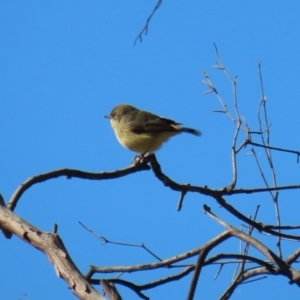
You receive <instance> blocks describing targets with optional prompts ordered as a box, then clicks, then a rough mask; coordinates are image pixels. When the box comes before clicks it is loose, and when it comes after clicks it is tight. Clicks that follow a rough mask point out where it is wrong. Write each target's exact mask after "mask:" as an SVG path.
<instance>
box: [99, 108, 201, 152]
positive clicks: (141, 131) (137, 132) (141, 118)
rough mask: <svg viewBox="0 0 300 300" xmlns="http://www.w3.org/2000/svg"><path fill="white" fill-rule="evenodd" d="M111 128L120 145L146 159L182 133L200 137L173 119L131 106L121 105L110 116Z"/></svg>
mask: <svg viewBox="0 0 300 300" xmlns="http://www.w3.org/2000/svg"><path fill="white" fill-rule="evenodd" d="M104 117H105V118H108V119H110V123H111V126H112V128H113V130H114V132H115V135H116V137H117V139H118V141H119V143H120V144H121V145H122V146H123V147H125V148H128V149H130V150H132V151H134V152H137V153H140V155H141V156H142V157H146V156H148V155H150V154H151V153H153V152H155V151H156V150H158V149H159V148H160V147H161V146H162V145H163V143H164V142H166V141H168V140H169V138H170V137H173V136H175V135H178V134H180V133H182V132H186V133H190V134H193V135H195V136H200V135H201V132H200V131H199V130H196V129H193V128H187V127H182V126H180V125H181V123H177V122H175V121H173V120H171V119H167V118H164V117H160V116H158V115H155V114H153V113H151V112H148V111H144V110H140V109H138V108H136V107H134V106H132V105H129V104H120V105H117V106H116V107H114V108H113V110H112V111H111V113H110V114H109V115H106V116H104Z"/></svg>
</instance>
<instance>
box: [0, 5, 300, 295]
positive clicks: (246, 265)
mask: <svg viewBox="0 0 300 300" xmlns="http://www.w3.org/2000/svg"><path fill="white" fill-rule="evenodd" d="M159 4H160V1H159V2H158V5H159ZM216 55H217V64H216V65H215V66H214V68H215V69H217V70H218V71H221V72H223V74H224V75H225V76H226V77H227V79H228V80H229V83H230V84H231V87H232V91H233V110H230V109H228V105H227V102H226V101H225V100H224V99H223V98H222V96H221V95H220V93H219V91H218V89H217V87H216V86H215V85H214V83H213V81H212V79H211V77H210V76H209V75H208V73H207V72H205V71H203V72H202V74H203V80H202V83H203V84H204V85H205V86H206V87H207V88H208V90H207V91H206V93H213V94H214V95H215V96H216V98H217V99H218V100H219V103H220V106H221V109H218V110H216V111H215V112H216V113H222V114H225V115H226V116H227V117H228V120H229V121H230V122H233V124H234V125H235V132H234V135H233V139H232V148H231V154H232V180H231V182H230V183H229V184H228V185H227V186H225V187H223V188H221V189H218V190H216V189H213V188H210V187H207V186H196V185H191V184H182V183H178V182H175V181H174V180H173V179H171V178H170V177H169V176H168V175H167V174H165V173H164V172H163V171H162V168H161V166H160V164H159V162H158V161H157V159H156V157H155V155H151V156H149V157H148V160H147V161H143V162H142V163H140V164H133V165H131V166H129V167H126V168H124V169H121V170H116V171H113V172H102V173H90V172H84V171H80V170H74V169H60V170H55V171H51V172H48V173H44V174H40V175H36V176H34V177H32V178H29V179H28V180H26V181H25V182H24V183H22V184H21V185H20V186H19V187H18V188H17V189H16V191H15V192H14V194H13V195H12V197H11V199H10V200H9V202H8V203H7V205H6V204H5V202H4V200H3V198H2V197H0V226H1V229H2V231H3V233H4V235H5V236H6V237H7V238H11V236H12V235H15V236H16V237H18V238H19V239H21V240H23V241H24V242H26V243H28V244H30V245H31V246H33V247H35V248H37V249H38V250H40V251H42V252H43V253H44V254H45V255H46V256H47V257H48V258H49V260H50V262H51V263H52V264H53V266H54V268H55V270H56V273H57V275H58V276H59V277H61V278H62V279H64V280H65V281H66V282H67V284H68V285H69V287H70V290H71V291H72V292H73V293H74V294H75V295H77V296H78V297H79V298H80V299H105V296H103V295H101V294H100V293H99V292H98V291H97V290H96V289H95V287H94V286H95V285H101V286H102V288H103V290H104V291H105V295H106V296H107V297H109V299H115V300H116V299H122V298H121V295H120V294H119V293H118V291H117V286H118V285H122V286H125V287H127V288H128V289H131V290H132V291H134V292H135V293H136V294H137V295H138V296H139V297H140V298H141V299H149V298H148V297H147V295H146V293H145V291H146V290H148V289H154V288H156V287H158V286H160V285H166V284H168V283H169V282H172V281H175V280H177V281H178V280H180V279H182V278H183V277H186V276H187V275H188V274H191V273H192V278H191V283H190V287H189V291H188V293H187V299H188V300H191V299H194V295H195V291H196V288H197V286H198V285H200V284H201V282H200V279H201V271H202V268H204V267H208V266H211V265H216V264H218V265H219V267H220V268H219V272H218V274H217V276H216V277H218V275H219V274H220V272H221V271H222V268H223V266H224V265H226V264H229V263H230V264H234V265H235V266H236V271H235V275H234V278H233V280H232V282H231V283H230V285H229V286H228V287H227V289H226V290H225V291H224V293H223V294H222V295H220V299H228V298H230V296H231V295H232V294H233V293H234V291H235V289H236V288H237V287H238V286H239V285H240V284H242V283H245V282H248V283H249V282H251V281H254V280H261V279H263V278H265V276H266V275H276V276H280V275H281V276H284V277H287V279H288V280H289V281H290V283H293V284H296V285H297V286H300V273H299V271H298V270H297V269H296V268H295V266H294V264H295V263H296V261H297V259H298V257H299V255H300V248H298V249H297V250H296V251H294V252H291V253H289V255H288V256H286V257H283V254H282V245H283V243H289V242H291V241H293V242H295V241H296V242H299V241H300V236H297V235H294V234H290V233H288V232H291V231H293V230H295V229H299V228H300V225H294V224H285V225H284V226H283V225H282V224H281V218H280V209H279V206H278V201H279V191H280V190H292V189H299V188H300V185H299V184H295V185H285V186H278V185H277V180H276V168H275V165H274V161H273V153H274V151H281V152H285V153H286V154H287V155H296V158H297V161H298V160H299V155H300V152H299V151H296V150H289V149H285V148H281V147H277V146H274V145H272V144H271V143H270V133H271V128H270V123H269V121H268V114H267V107H266V106H267V102H266V96H265V92H264V87H263V80H262V72H261V63H260V62H258V71H259V78H260V86H261V100H260V102H259V109H258V130H255V131H253V130H251V128H250V125H249V124H248V123H247V120H246V118H245V117H242V116H241V115H240V112H239V105H238V94H237V78H233V77H232V76H231V75H230V73H229V72H228V70H227V69H226V67H225V66H224V64H223V62H222V59H221V57H220V55H219V53H218V49H217V48H216ZM245 148H247V149H248V151H250V154H251V155H252V156H253V162H254V163H255V164H256V166H257V168H258V170H259V173H260V175H261V178H262V180H263V183H264V185H263V186H260V187H256V188H236V186H237V182H238V179H239V176H240V169H241V168H240V166H239V164H238V161H237V157H238V155H239V154H240V153H241V152H242V150H243V149H245ZM258 148H262V149H263V150H264V154H265V158H264V163H265V162H267V165H268V170H269V171H270V172H271V175H272V177H271V178H272V181H271V182H269V181H268V179H267V176H266V174H265V169H264V165H263V163H262V162H261V159H260V157H258V155H257V149H258ZM149 170H151V171H152V172H153V175H154V176H155V177H156V178H157V180H159V181H161V183H162V184H163V185H164V186H165V187H166V188H169V189H172V190H174V191H176V192H178V193H179V202H178V210H180V209H181V208H182V204H183V201H184V199H185V197H186V196H187V195H188V194H189V193H197V194H199V195H202V196H207V197H209V198H213V199H214V201H215V202H216V203H218V204H219V205H220V206H221V207H222V208H224V209H225V210H226V211H227V212H228V213H229V214H230V215H231V216H232V217H233V219H239V220H241V221H242V222H243V224H244V225H243V226H244V229H245V230H241V229H239V228H236V227H234V226H233V225H231V224H228V223H226V222H225V221H224V220H222V219H221V218H220V217H219V216H217V214H216V213H215V212H213V211H212V209H211V208H210V207H209V206H208V205H204V207H203V211H204V213H205V214H206V215H207V216H208V217H209V218H211V219H212V220H214V221H215V222H217V223H219V224H221V225H222V226H223V227H224V231H223V232H222V233H221V234H219V235H217V236H214V237H212V238H211V240H209V241H207V242H206V243H205V244H203V245H200V246H199V247H197V248H195V249H190V250H189V251H186V252H184V253H180V254H177V255H176V256H173V257H169V258H167V259H164V260H162V259H160V258H159V256H158V255H156V254H154V253H153V252H152V251H151V250H150V249H148V248H147V247H146V246H145V245H143V244H142V245H130V246H136V247H142V248H143V249H144V250H145V251H147V252H148V253H150V254H151V255H152V256H153V258H154V261H153V262H152V263H147V264H141V265H132V266H127V267H125V266H124V267H122V266H121V267H115V266H111V267H105V268H104V267H100V266H91V267H90V269H89V271H88V272H87V274H85V275H83V274H82V272H81V271H80V270H79V269H78V268H77V267H76V263H74V262H73V261H72V259H71V257H70V255H69V253H68V251H67V249H66V248H65V246H64V244H63V241H62V239H61V238H60V237H59V235H58V233H57V232H58V226H57V225H55V226H54V229H53V232H52V233H46V232H43V231H42V230H40V229H38V228H37V227H35V226H34V225H32V224H30V223H29V222H27V221H26V220H24V219H22V218H21V217H19V216H17V215H16V214H15V213H14V209H15V208H16V206H17V204H18V203H19V201H21V199H22V195H23V194H24V192H26V191H27V190H28V189H29V188H31V187H32V186H33V185H35V184H40V183H43V182H45V181H47V180H52V179H56V178H58V177H61V176H64V177H67V178H74V177H75V178H80V179H83V180H104V179H106V180H107V179H109V180H113V179H114V180H117V179H118V178H119V177H123V176H130V175H131V174H133V173H136V172H142V171H149ZM258 193H268V194H269V196H270V198H271V199H272V201H273V204H274V217H275V219H276V224H275V225H268V224H266V223H265V222H264V220H261V219H260V221H257V218H258V215H259V209H260V207H259V206H258V207H257V209H256V211H255V212H252V214H253V216H251V212H249V215H250V216H246V215H245V214H243V213H242V212H240V211H239V210H238V209H237V208H236V207H234V206H233V205H231V204H229V203H228V201H226V199H225V197H230V196H233V195H238V196H242V195H245V194H251V195H253V196H254V195H256V194H258ZM81 225H82V226H83V227H84V228H85V229H86V230H87V231H88V232H90V233H91V234H93V235H94V236H95V238H98V239H100V240H101V241H102V242H103V243H113V244H117V245H119V246H120V247H122V246H124V244H123V243H119V242H115V241H110V240H109V239H107V238H105V237H103V236H98V235H97V234H96V233H94V231H93V230H92V229H89V228H88V227H87V226H86V225H84V224H83V223H81ZM254 233H255V237H254V236H253V235H254ZM266 234H267V235H270V236H273V237H276V243H275V244H274V245H273V246H272V247H270V246H267V244H266V243H265V242H264V239H263V237H264V235H266ZM232 239H238V240H239V241H241V242H243V247H242V248H241V249H240V251H239V252H237V253H224V252H223V251H222V250H219V249H221V247H220V246H221V245H223V244H224V242H225V241H228V240H232ZM126 245H129V244H126ZM250 249H256V250H257V251H258V253H259V255H256V256H252V255H250V254H249V253H250ZM212 250H214V252H216V251H217V252H218V254H214V255H211V251H212ZM193 257H194V258H195V260H194V262H193V263H190V262H188V263H185V261H187V259H190V258H193ZM261 257H263V258H261ZM165 267H168V268H169V269H171V270H174V273H173V274H172V275H170V276H167V277H163V278H160V279H158V280H155V281H152V282H148V283H146V284H143V285H139V284H136V283H135V282H133V281H128V280H123V279H122V278H121V277H118V278H112V277H111V278H103V277H102V276H103V275H101V274H111V275H110V276H112V274H114V273H133V272H141V271H149V270H158V269H161V268H165ZM205 292H206V291H205V289H204V288H203V293H204V294H205Z"/></svg>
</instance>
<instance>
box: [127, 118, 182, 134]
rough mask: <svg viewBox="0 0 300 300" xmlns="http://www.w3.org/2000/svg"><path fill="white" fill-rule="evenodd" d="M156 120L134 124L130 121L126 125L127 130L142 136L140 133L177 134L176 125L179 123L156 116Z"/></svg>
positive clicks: (134, 122)
mask: <svg viewBox="0 0 300 300" xmlns="http://www.w3.org/2000/svg"><path fill="white" fill-rule="evenodd" d="M156 117H157V118H156V119H154V120H153V119H152V118H151V120H149V118H148V119H146V120H145V121H143V122H136V121H131V122H129V123H127V124H126V126H127V128H128V129H129V130H130V131H132V132H134V133H137V134H142V133H147V132H149V133H150V132H151V133H160V132H162V131H169V132H179V130H178V127H177V125H179V123H176V122H175V121H173V120H170V119H166V118H161V117H158V116H156Z"/></svg>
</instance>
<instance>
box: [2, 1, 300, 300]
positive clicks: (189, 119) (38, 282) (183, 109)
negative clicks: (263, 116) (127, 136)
mask: <svg viewBox="0 0 300 300" xmlns="http://www.w3.org/2000/svg"><path fill="white" fill-rule="evenodd" d="M155 4H156V1H142V2H139V1H114V2H112V1H101V0H100V1H99V0H97V1H95V0H90V1H70V0H69V1H66V0H65V1H57V0H52V1H36V0H35V1H34V0H32V1H5V0H0V41H1V42H0V103H1V110H0V128H1V130H0V140H1V147H0V169H1V175H0V193H1V194H2V195H3V197H4V198H5V200H6V201H8V199H9V198H10V196H11V194H12V193H13V191H14V190H15V189H16V188H17V187H18V185H19V184H21V183H22V182H23V181H25V180H26V179H27V178H29V177H31V176H34V175H37V174H40V173H44V172H48V171H51V170H54V169H59V168H76V169H80V170H84V171H92V172H97V171H99V172H100V171H111V170H115V169H119V168H124V167H126V166H128V165H129V163H130V162H131V159H132V157H133V155H134V153H131V152H130V151H128V150H126V149H124V148H122V147H121V146H120V145H119V144H118V142H117V140H116V139H115V136H114V134H113V131H112V129H111V127H110V124H109V121H108V120H107V119H104V118H103V116H104V115H106V114H108V113H109V112H110V111H111V109H112V108H113V107H114V106H115V105H117V104H120V103H130V104H132V105H135V106H137V107H139V108H142V109H146V110H150V111H153V112H155V113H157V114H160V115H163V116H165V117H169V118H173V119H176V120H178V121H180V122H182V123H184V124H185V125H187V126H190V127H194V128H198V129H200V130H201V131H202V132H203V136H202V137H201V138H195V137H193V136H189V135H181V136H179V137H176V138H174V139H173V140H172V141H170V142H169V143H168V144H166V145H165V146H164V147H163V148H162V149H161V150H160V151H159V152H158V153H157V158H158V160H159V162H160V163H161V166H162V168H163V170H164V171H165V172H166V173H167V174H168V175H169V176H170V177H171V178H173V179H174V180H176V181H178V182H180V183H191V184H195V185H200V186H203V185H208V186H209V187H211V188H216V189H217V188H221V187H223V186H226V185H227V184H229V182H230V180H231V156H230V145H231V141H232V136H233V132H234V126H233V124H232V123H230V121H229V120H228V119H227V118H226V116H225V115H221V114H216V113H213V112H212V110H213V109H218V108H220V106H219V103H218V102H217V100H216V98H215V97H214V96H213V95H212V94H210V95H206V96H205V95H204V94H203V92H204V91H205V87H204V86H203V85H201V84H200V80H201V79H202V77H201V70H202V69H205V70H206V71H207V72H208V73H209V74H210V75H211V76H212V78H213V79H214V80H215V82H216V84H217V87H218V88H219V90H220V92H221V93H222V95H223V96H224V98H225V99H226V101H227V103H228V104H229V106H230V107H232V93H231V86H230V85H229V83H228V81H227V80H226V78H225V77H224V76H223V74H221V72H220V71H217V70H213V69H212V68H211V66H212V65H214V63H215V61H216V56H215V52H214V47H213V43H214V42H215V43H216V44H217V45H218V48H219V51H220V53H221V56H222V57H223V59H224V62H225V64H226V66H227V67H228V69H229V71H230V72H231V74H232V75H233V76H235V75H238V76H239V85H238V95H239V103H240V110H241V114H242V115H243V116H245V117H246V118H247V120H248V121H249V123H250V126H251V128H252V129H253V130H257V128H258V127H257V118H256V116H257V107H258V103H259V101H260V88H259V78H258V71H257V65H256V61H255V60H256V59H260V60H261V61H262V68H263V77H264V84H265V93H266V95H267V97H268V98H267V99H268V108H269V119H270V122H271V123H272V134H273V135H272V139H271V142H272V144H273V145H275V146H281V147H287V148H291V149H296V150H299V149H300V139H299V137H298V134H297V132H298V131H299V127H300V118H299V111H300V101H299V91H298V87H299V78H300V77H299V65H300V55H299V53H300V35H299V26H300V22H299V12H300V2H299V1H296V0H292V1H288V2H282V1H281V2H280V1H257V0H254V1H250V2H247V1H220V0H216V1H188V2H185V1H175V3H174V1H164V2H163V4H162V6H161V8H160V9H159V10H158V11H157V13H156V14H155V16H154V17H153V19H152V21H151V23H150V28H149V33H148V36H147V37H144V39H143V43H137V44H136V45H135V46H134V45H133V42H134V40H135V38H136V36H137V34H138V33H139V31H140V30H141V29H142V27H143V26H144V23H145V20H146V18H147V17H148V15H149V13H150V12H151V10H152V8H153V7H154V5H155ZM241 140H242V138H241ZM247 152H248V151H247V150H246V151H245V152H243V153H241V156H240V160H239V166H240V172H239V176H240V177H239V182H238V187H257V186H263V183H262V181H261V178H260V175H259V173H258V171H257V169H256V167H255V165H254V160H253V158H252V157H251V156H249V155H248V156H247V155H246V154H247ZM259 155H261V157H263V151H262V150H261V151H259ZM274 159H275V166H276V167H277V170H278V174H277V175H278V183H279V184H280V185H283V184H288V183H289V184H291V183H299V181H300V176H299V165H297V164H296V158H295V157H294V156H290V155H284V154H276V155H275V156H274ZM267 171H268V169H267ZM267 175H268V176H269V172H267ZM178 198H179V195H178V193H176V192H174V191H171V190H169V189H168V188H165V187H164V186H163V185H162V183H161V182H159V181H157V179H156V178H155V177H154V175H153V174H152V172H141V173H137V174H134V175H130V176H128V177H125V178H120V179H117V180H111V181H93V182H92V181H87V180H78V179H72V180H66V179H65V178H60V179H56V180H51V181H48V182H46V183H43V184H40V185H36V186H34V187H33V188H31V189H30V190H29V191H27V192H26V193H25V194H24V196H23V197H22V199H21V201H20V203H19V205H18V207H17V209H16V213H17V214H18V215H20V216H21V217H23V218H25V219H26V220H27V221H29V222H31V223H32V224H34V225H35V226H37V227H39V228H40V229H42V230H44V231H52V228H53V224H54V223H57V224H58V232H59V234H60V236H61V238H62V239H63V240H64V242H65V245H66V247H67V249H68V250H69V253H70V255H71V256H72V258H73V259H74V261H75V262H76V263H77V265H78V267H79V268H80V270H82V272H83V273H85V272H86V271H87V270H88V267H89V265H90V264H93V265H100V266H111V265H114V266H118V265H132V264H141V263H150V262H154V261H155V259H154V258H152V257H150V256H149V255H148V254H147V253H145V252H143V251H142V250H141V249H134V248H124V247H120V246H114V245H104V246H101V245H100V242H99V241H97V240H96V239H95V238H93V237H92V236H91V235H89V234H88V233H87V232H86V231H85V230H83V228H82V227H81V226H80V225H79V224H78V221H81V222H83V223H84V224H85V225H86V226H88V227H89V228H92V229H93V230H94V231H95V232H96V233H97V234H99V235H103V236H105V237H106V238H108V239H111V240H114V241H119V242H128V243H137V244H139V243H144V244H145V245H147V246H148V247H149V248H150V249H151V250H152V251H153V252H155V253H156V254H157V255H158V256H160V257H161V258H163V259H165V258H168V257H171V256H173V255H177V254H179V253H182V252H184V251H187V250H189V249H192V248H195V247H198V246H199V245H201V244H204V243H206V242H207V241H209V240H210V239H212V238H213V237H214V236H216V235H217V234H219V233H221V232H222V231H223V228H222V227H221V226H220V225H218V224H216V223H214V221H212V220H211V219H210V218H209V217H207V216H206V215H205V214H203V208H202V206H203V204H207V205H209V206H211V207H212V209H213V211H214V212H215V213H217V214H219V215H220V216H222V217H223V218H224V219H225V220H226V221H227V222H229V223H230V224H232V225H235V226H237V227H239V228H240V227H241V222H240V221H238V220H236V219H234V218H232V217H231V216H230V215H229V214H228V213H226V212H225V211H224V210H223V209H221V208H220V207H219V206H218V205H217V204H216V203H214V201H213V200H212V199H211V198H207V197H204V196H200V195H195V194H193V195H192V194H188V195H187V196H186V198H185V202H184V205H183V209H182V211H181V212H177V211H176V206H177V201H178ZM227 199H228V200H230V202H231V203H232V204H234V205H236V206H237V207H238V208H239V209H240V210H241V211H242V212H243V213H244V214H246V215H249V214H253V213H254V211H255V208H256V205H257V204H261V212H260V214H259V220H261V221H262V222H266V223H268V224H274V223H275V217H274V209H273V205H272V203H271V199H270V198H269V197H268V196H267V195H255V196H236V197H232V198H231V199H229V198H227ZM280 201H281V209H282V223H283V224H286V223H292V224H298V223H299V202H298V201H299V193H298V192H295V191H294V192H293V193H287V192H282V193H281V194H280ZM257 236H258V237H260V236H259V235H257ZM0 238H1V239H2V241H1V247H0V265H1V295H2V297H3V296H4V295H5V298H3V299H10V300H11V299H14V300H17V299H22V300H24V299H26V297H25V296H24V294H27V295H28V297H29V299H30V300H35V299H43V300H48V299H49V300H50V299H64V300H68V299H74V296H73V295H72V294H71V292H70V291H69V290H68V288H67V285H66V283H65V282H64V281H63V280H61V279H59V278H57V277H56V276H55V273H54V269H53V266H52V265H51V264H50V263H49V261H48V260H47V258H46V257H45V256H44V255H43V254H42V253H40V252H38V251H37V250H35V249H33V248H32V247H30V246H28V245H26V244H25V243H24V242H22V241H20V240H19V239H18V238H16V237H14V238H13V239H11V240H6V239H4V238H2V237H0ZM267 243H268V245H269V246H270V247H272V249H275V248H274V247H275V240H274V239H273V238H270V239H269V240H268V242H267ZM297 246H298V245H297V244H296V243H293V244H292V245H291V247H290V246H287V247H284V252H283V254H284V255H285V256H286V255H289V254H290V253H291V252H290V251H291V249H296V248H297ZM222 251H223V252H225V253H232V252H238V251H239V242H238V241H237V240H233V239H232V240H231V241H230V243H228V244H227V247H225V246H224V247H223V248H222ZM214 253H216V252H215V251H214ZM253 253H255V252H253ZM217 270H218V267H208V268H205V270H204V271H203V276H202V277H201V280H200V283H199V286H198V290H197V292H198V294H197V295H198V298H197V299H200V295H203V293H204V295H205V299H217V298H218V297H219V296H220V295H221V294H222V292H223V291H224V289H225V288H226V287H227V286H228V284H229V282H230V280H231V278H232V276H233V268H232V267H230V266H226V267H225V268H224V270H223V271H222V273H221V275H220V276H219V278H218V280H216V281H214V280H213V278H214V276H215V274H216V273H217ZM162 274H163V275H164V276H165V275H167V274H171V273H170V272H169V271H164V272H163V273H160V272H158V273H156V272H155V271H152V272H151V274H149V275H147V274H146V273H142V274H140V275H139V274H132V275H125V276H124V277H122V278H124V279H128V280H130V279H132V280H136V281H137V282H139V283H144V282H146V281H147V280H154V279H158V278H159V277H160V276H162ZM189 283H190V276H189V277H188V278H187V279H185V280H182V281H180V282H175V283H173V284H169V285H166V286H163V287H161V288H157V289H155V290H153V291H146V292H145V294H147V295H148V296H150V297H151V299H185V298H186V295H187V291H188V287H189ZM120 292H121V294H122V295H123V298H124V299H138V298H137V297H136V296H135V294H133V293H132V292H131V291H129V290H127V289H124V288H120ZM286 295H289V296H288V298H289V299H299V291H298V289H297V288H296V287H295V286H290V285H289V284H288V281H287V280H286V279H285V278H279V277H278V278H275V277H271V278H268V279H267V280H263V281H258V282H255V283H253V284H248V285H242V286H240V287H239V288H238V289H237V290H236V292H235V294H234V295H233V297H232V299H243V300H245V299H258V298H260V299H262V298H263V299H286V298H287V296H286ZM201 298H203V297H201Z"/></svg>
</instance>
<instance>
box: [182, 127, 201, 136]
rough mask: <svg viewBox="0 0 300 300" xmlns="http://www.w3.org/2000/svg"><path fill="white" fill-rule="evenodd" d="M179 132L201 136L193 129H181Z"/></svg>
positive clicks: (199, 132)
mask: <svg viewBox="0 0 300 300" xmlns="http://www.w3.org/2000/svg"><path fill="white" fill-rule="evenodd" d="M180 131H181V132H187V133H191V134H194V135H198V136H200V135H201V131H199V130H196V129H193V128H187V127H181V128H180Z"/></svg>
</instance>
